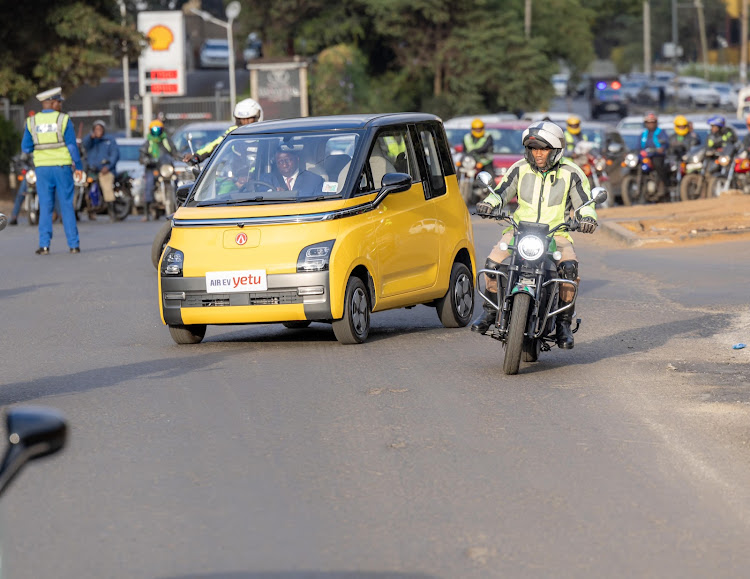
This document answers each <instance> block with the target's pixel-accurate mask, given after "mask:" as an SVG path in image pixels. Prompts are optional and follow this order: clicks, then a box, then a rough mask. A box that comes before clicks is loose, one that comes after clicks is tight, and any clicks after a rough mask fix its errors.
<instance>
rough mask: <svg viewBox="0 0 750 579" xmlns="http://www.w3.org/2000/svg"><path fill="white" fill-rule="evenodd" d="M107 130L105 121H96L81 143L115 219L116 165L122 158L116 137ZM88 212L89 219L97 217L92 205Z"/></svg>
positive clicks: (110, 212) (87, 162) (111, 215)
mask: <svg viewBox="0 0 750 579" xmlns="http://www.w3.org/2000/svg"><path fill="white" fill-rule="evenodd" d="M106 130H107V125H106V124H105V123H104V121H101V120H98V121H94V124H93V126H92V127H91V134H90V135H86V136H85V137H84V138H83V142H82V143H81V144H82V145H83V148H84V150H85V151H86V164H87V165H88V166H89V168H91V169H92V170H93V171H96V173H97V177H98V180H99V187H100V188H101V190H102V195H104V202H105V203H106V204H107V213H108V214H109V220H110V221H115V166H116V165H117V161H119V159H120V148H119V147H118V146H117V142H116V141H115V140H114V139H110V138H109V137H106V136H105V135H104V133H105V131H106ZM88 212H89V219H92V220H93V219H96V215H95V213H94V211H93V209H91V207H90V206H89V209H88Z"/></svg>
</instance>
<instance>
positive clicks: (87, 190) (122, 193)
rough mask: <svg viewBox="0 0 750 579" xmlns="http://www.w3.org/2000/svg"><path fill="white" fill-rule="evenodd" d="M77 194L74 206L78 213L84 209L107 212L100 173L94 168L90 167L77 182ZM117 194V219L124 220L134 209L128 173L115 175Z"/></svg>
mask: <svg viewBox="0 0 750 579" xmlns="http://www.w3.org/2000/svg"><path fill="white" fill-rule="evenodd" d="M76 185H77V188H76V194H75V196H74V198H73V207H74V209H75V212H76V219H78V214H79V213H80V212H82V211H93V212H94V213H97V214H106V213H107V211H108V209H107V203H106V202H105V201H104V194H103V193H102V190H101V187H100V186H99V174H98V173H97V172H96V171H95V170H94V169H92V168H89V171H88V175H86V176H85V179H84V180H83V181H82V182H81V183H80V184H78V183H76ZM114 195H115V201H114V203H115V206H114V210H115V219H116V220H117V221H122V220H123V219H125V218H126V217H127V216H128V215H130V213H131V211H132V210H133V195H132V194H131V192H130V179H129V178H128V176H127V173H125V174H124V176H123V175H121V176H119V177H115V183H114Z"/></svg>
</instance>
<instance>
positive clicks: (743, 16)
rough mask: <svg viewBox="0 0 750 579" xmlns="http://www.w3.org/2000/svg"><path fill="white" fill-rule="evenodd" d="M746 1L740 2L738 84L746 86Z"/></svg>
mask: <svg viewBox="0 0 750 579" xmlns="http://www.w3.org/2000/svg"><path fill="white" fill-rule="evenodd" d="M747 4H748V0H742V10H741V12H740V18H741V19H742V22H741V24H742V26H741V32H740V34H741V36H742V38H741V40H740V82H741V83H742V84H743V85H746V84H747V8H748V6H747Z"/></svg>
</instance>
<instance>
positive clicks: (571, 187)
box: [471, 121, 597, 350]
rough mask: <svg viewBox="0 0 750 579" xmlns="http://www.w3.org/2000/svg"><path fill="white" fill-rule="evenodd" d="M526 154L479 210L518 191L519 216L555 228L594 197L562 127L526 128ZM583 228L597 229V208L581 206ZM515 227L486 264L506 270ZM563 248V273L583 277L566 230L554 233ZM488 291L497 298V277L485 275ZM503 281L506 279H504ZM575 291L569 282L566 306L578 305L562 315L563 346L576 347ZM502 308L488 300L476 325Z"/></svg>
mask: <svg viewBox="0 0 750 579" xmlns="http://www.w3.org/2000/svg"><path fill="white" fill-rule="evenodd" d="M523 146H524V148H525V154H524V158H523V159H521V160H520V161H517V162H515V163H514V164H513V165H512V166H511V168H510V169H508V172H507V173H506V174H505V176H504V177H503V179H502V180H501V181H500V184H499V185H498V186H497V187H496V188H495V191H494V192H493V193H491V194H490V195H488V196H487V198H486V199H485V200H484V201H481V202H479V203H477V214H478V215H482V216H487V215H491V214H493V212H495V211H499V210H500V209H502V206H503V204H504V203H505V202H507V201H508V200H510V199H512V198H513V197H515V196H518V208H517V209H516V211H515V213H514V214H513V219H515V221H516V222H517V223H518V222H520V221H534V222H537V223H546V224H548V225H549V226H550V228H552V227H555V226H557V225H559V224H560V223H563V222H564V221H565V218H566V216H567V215H568V209H569V206H570V205H572V207H573V209H578V208H579V207H581V205H583V204H584V203H585V202H587V201H589V200H590V198H591V190H590V188H589V181H588V179H587V178H586V175H585V174H584V173H583V171H582V170H581V169H580V168H579V167H578V165H576V164H575V163H573V161H571V160H570V159H566V158H563V149H564V148H565V136H564V135H563V131H562V129H561V128H560V127H558V126H557V125H556V124H554V123H550V122H544V121H541V122H536V123H533V124H531V125H530V126H529V128H528V129H526V130H525V131H524V132H523ZM580 215H581V219H580V229H579V231H581V232H583V233H593V232H594V231H595V230H596V227H597V222H596V211H595V210H594V207H593V205H588V206H586V207H584V208H583V209H581V211H580ZM513 235H514V232H513V229H512V228H511V229H508V230H506V231H504V232H503V236H502V238H501V239H500V243H498V245H496V246H495V247H494V248H493V249H492V252H491V253H490V255H489V257H488V258H487V261H486V263H485V268H486V269H496V270H499V271H503V270H506V271H507V267H508V266H507V264H503V261H504V260H505V259H506V258H507V257H508V256H509V255H510V254H509V252H508V251H507V250H503V249H500V244H501V243H506V244H511V240H512V238H513ZM554 237H555V241H556V243H557V250H558V251H560V253H561V254H562V255H561V258H560V260H559V261H557V271H558V275H559V276H560V277H561V278H564V279H569V280H572V281H575V282H577V283H578V282H579V281H580V278H579V276H578V259H577V257H576V253H575V251H574V249H573V240H572V238H571V237H570V234H569V233H568V232H565V231H558V232H556V233H555V234H554ZM485 284H486V286H485V287H486V293H487V296H488V297H489V298H490V299H491V300H492V301H493V302H494V303H497V292H498V289H500V290H501V291H502V287H501V288H498V283H497V280H496V279H495V278H494V276H493V277H490V276H485ZM501 285H502V284H501ZM574 296H575V290H574V289H573V288H572V287H570V286H568V285H562V286H561V287H560V306H561V307H562V306H564V305H567V304H572V305H571V307H570V308H568V309H567V310H565V311H564V312H562V313H561V314H559V315H558V316H557V335H556V339H557V345H558V346H559V347H560V348H563V349H566V350H569V349H571V348H572V347H573V332H572V330H571V328H570V324H571V322H572V321H573V309H574V307H575V304H574V303H573V302H574ZM496 317H497V312H496V310H495V308H493V307H492V306H491V305H490V304H487V303H485V304H484V312H483V313H482V314H481V315H480V316H479V317H478V318H477V319H476V320H475V321H474V322H473V324H472V326H471V330H472V331H474V332H479V333H481V334H484V333H485V332H486V331H487V330H488V329H489V328H490V326H491V325H492V324H494V323H495V319H496Z"/></svg>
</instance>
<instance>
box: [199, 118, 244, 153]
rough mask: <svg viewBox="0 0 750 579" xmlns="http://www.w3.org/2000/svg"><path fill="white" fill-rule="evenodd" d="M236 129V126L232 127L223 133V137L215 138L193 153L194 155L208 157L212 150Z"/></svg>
mask: <svg viewBox="0 0 750 579" xmlns="http://www.w3.org/2000/svg"><path fill="white" fill-rule="evenodd" d="M236 128H237V125H232V126H231V127H229V128H228V129H227V130H226V131H224V134H223V135H221V136H220V137H216V138H215V139H214V140H213V141H211V142H210V143H206V144H205V145H204V146H203V147H201V148H200V149H198V150H197V151H196V152H195V154H196V155H210V154H211V153H213V150H214V149H215V148H216V147H217V146H218V145H219V143H221V142H222V141H223V140H224V138H225V137H226V136H227V135H228V134H229V133H231V132H232V131H233V130H234V129H236Z"/></svg>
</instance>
